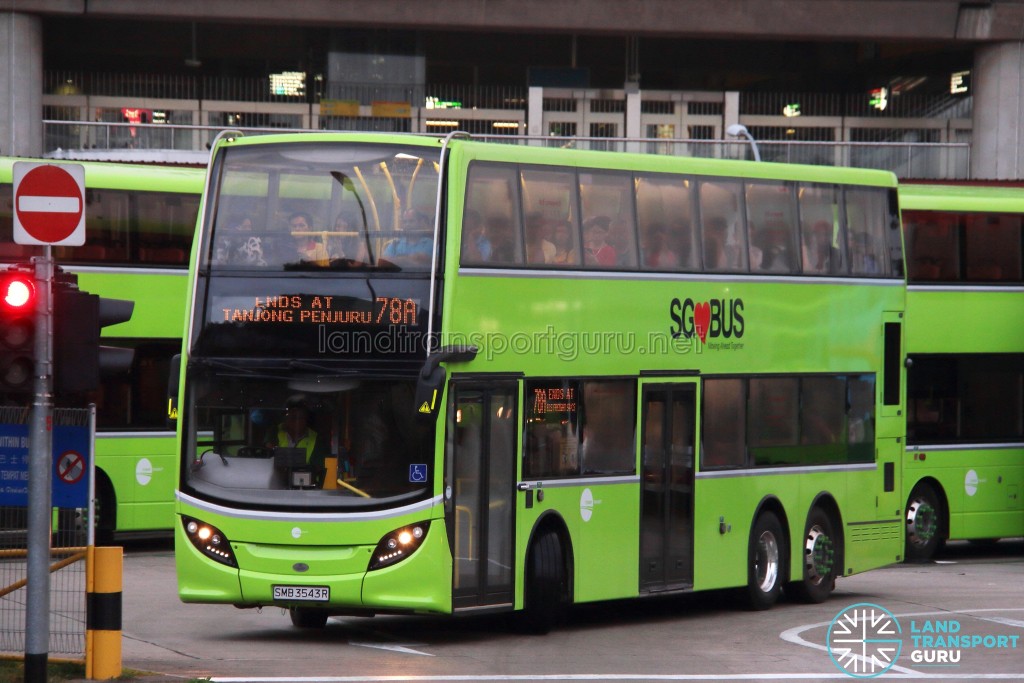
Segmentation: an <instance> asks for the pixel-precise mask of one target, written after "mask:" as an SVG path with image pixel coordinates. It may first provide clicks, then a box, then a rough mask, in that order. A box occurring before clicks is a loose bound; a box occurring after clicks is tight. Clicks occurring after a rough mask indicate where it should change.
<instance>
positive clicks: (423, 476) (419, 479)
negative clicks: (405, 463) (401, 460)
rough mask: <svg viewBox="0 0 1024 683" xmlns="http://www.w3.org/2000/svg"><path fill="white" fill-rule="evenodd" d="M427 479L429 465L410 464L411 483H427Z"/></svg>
mask: <svg viewBox="0 0 1024 683" xmlns="http://www.w3.org/2000/svg"><path fill="white" fill-rule="evenodd" d="M426 481H427V465H426V463H423V464H419V465H409V483H410V484H425V483H426Z"/></svg>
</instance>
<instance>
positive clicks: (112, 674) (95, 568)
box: [85, 546, 122, 680]
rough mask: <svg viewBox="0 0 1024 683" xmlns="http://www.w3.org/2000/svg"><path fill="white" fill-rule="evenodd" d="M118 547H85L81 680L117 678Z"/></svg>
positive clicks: (119, 596) (119, 637)
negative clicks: (86, 551) (83, 643)
mask: <svg viewBox="0 0 1024 683" xmlns="http://www.w3.org/2000/svg"><path fill="white" fill-rule="evenodd" d="M121 565H122V548H120V547H112V548H106V547H104V548H97V547H95V546H89V550H88V558H87V561H86V569H85V584H86V603H85V677H86V678H89V679H92V680H107V679H110V678H117V677H118V676H120V675H121Z"/></svg>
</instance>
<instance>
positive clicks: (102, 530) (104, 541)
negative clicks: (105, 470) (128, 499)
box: [93, 472, 117, 546]
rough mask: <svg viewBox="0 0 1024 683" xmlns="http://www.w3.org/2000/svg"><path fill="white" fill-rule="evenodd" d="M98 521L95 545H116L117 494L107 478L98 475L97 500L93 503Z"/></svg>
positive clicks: (95, 527)
mask: <svg viewBox="0 0 1024 683" xmlns="http://www.w3.org/2000/svg"><path fill="white" fill-rule="evenodd" d="M93 505H94V510H95V513H94V514H95V516H96V519H95V521H94V524H95V526H94V528H93V534H94V539H95V544H96V545H98V546H110V545H113V544H114V531H115V530H116V529H117V494H116V493H115V492H114V486H113V484H111V483H110V480H109V479H107V477H105V476H103V475H102V474H100V473H99V472H97V473H96V500H95V502H94V503H93Z"/></svg>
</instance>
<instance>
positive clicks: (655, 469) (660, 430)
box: [640, 379, 697, 593]
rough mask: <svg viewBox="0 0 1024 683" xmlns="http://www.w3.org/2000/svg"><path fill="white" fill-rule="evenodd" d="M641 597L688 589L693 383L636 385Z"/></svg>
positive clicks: (690, 578)
mask: <svg viewBox="0 0 1024 683" xmlns="http://www.w3.org/2000/svg"><path fill="white" fill-rule="evenodd" d="M641 382H642V384H641V390H642V391H641V405H640V419H641V439H640V449H641V502H640V592H641V593H651V592H656V591H661V590H672V589H679V588H688V587H692V586H693V480H694V453H695V445H696V424H697V382H696V380H684V381H678V382H676V381H671V382H667V381H665V380H664V379H659V380H656V381H653V382H644V381H643V380H641Z"/></svg>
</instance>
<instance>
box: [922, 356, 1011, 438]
mask: <svg viewBox="0 0 1024 683" xmlns="http://www.w3.org/2000/svg"><path fill="white" fill-rule="evenodd" d="M913 361H914V362H913V365H911V367H910V369H909V370H908V371H907V393H908V396H907V412H908V419H907V442H908V443H910V444H921V443H957V442H962V443H979V442H996V441H1020V440H1022V439H1024V354H1019V353H1016V354H963V355H953V354H949V355H947V354H936V355H916V356H914V357H913Z"/></svg>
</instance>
